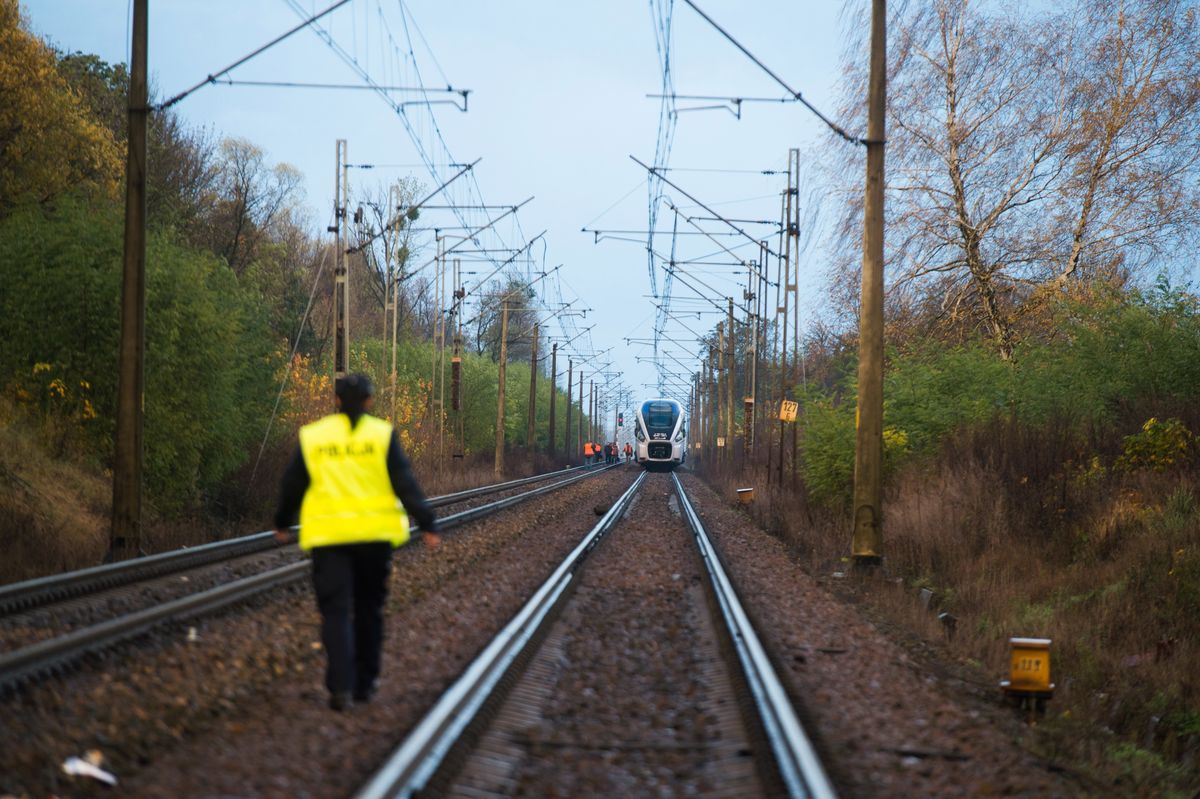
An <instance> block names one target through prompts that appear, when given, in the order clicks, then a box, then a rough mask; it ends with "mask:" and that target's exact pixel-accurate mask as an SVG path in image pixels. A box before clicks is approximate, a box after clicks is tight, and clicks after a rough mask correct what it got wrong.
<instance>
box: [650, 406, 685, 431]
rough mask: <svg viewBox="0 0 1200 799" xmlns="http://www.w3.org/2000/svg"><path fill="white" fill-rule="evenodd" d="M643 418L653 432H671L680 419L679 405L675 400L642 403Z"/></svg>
mask: <svg viewBox="0 0 1200 799" xmlns="http://www.w3.org/2000/svg"><path fill="white" fill-rule="evenodd" d="M642 418H643V419H645V420H646V427H647V428H649V432H651V433H670V432H671V431H673V430H674V429H675V422H677V421H678V420H679V407H678V406H677V405H675V403H673V402H647V403H645V404H643V405H642Z"/></svg>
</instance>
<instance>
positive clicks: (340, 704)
mask: <svg viewBox="0 0 1200 799" xmlns="http://www.w3.org/2000/svg"><path fill="white" fill-rule="evenodd" d="M353 705H354V700H353V699H351V698H350V692H349V691H336V692H334V693H332V694H330V695H329V707H330V709H331V710H336V711H338V712H339V713H340V712H342V711H343V710H349V709H350V708H351V707H352V706H353Z"/></svg>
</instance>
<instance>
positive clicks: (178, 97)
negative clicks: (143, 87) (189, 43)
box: [155, 0, 350, 111]
mask: <svg viewBox="0 0 1200 799" xmlns="http://www.w3.org/2000/svg"><path fill="white" fill-rule="evenodd" d="M349 2H350V0H338V2H336V3H334V4H333V5H331V6H330V7H329V8H327V9H325V10H324V11H322V12H320V13H319V14H314V15H313V16H311V17H309V18H308V19H306V20H304V21H303V22H301V23H300V24H299V25H297V26H296V27H294V28H292V29H291V30H289V31H287V32H286V33H283V34H281V35H279V36H276V37H275V38H274V39H272V40H271V41H269V42H267V43H266V44H264V45H263V46H262V47H260V48H258V49H257V50H255V51H254V52H252V53H250V54H248V55H244V56H242V57H241V58H239V59H238V60H237V61H234V62H233V63H232V64H230V65H229V66H227V67H225V68H224V69H219V70H217V71H216V72H213V73H210V74H209V75H208V76H207V77H205V78H204V80H202V81H200V82H199V83H197V84H196V85H194V86H192V87H191V88H188V89H185V90H184V91H182V92H180V93H179V94H177V95H175V96H174V97H172V98H171V99H169V100H167V101H166V102H164V103H160V104H159V105H157V106H155V109H156V110H158V111H165V110H166V109H168V108H170V107H171V106H173V105H175V104H176V103H178V102H179V101H180V100H182V99H183V98H185V97H187V96H188V95H189V94H191V93H192V92H194V91H196V90H197V89H199V88H200V87H201V86H204V85H205V84H206V83H216V79H217V78H218V77H219V76H221V75H224V74H225V73H227V72H232V71H233V70H235V69H237V68H238V67H240V66H241V65H242V64H245V63H246V62H247V61H249V60H250V59H252V58H254V57H255V56H257V55H261V54H262V53H265V52H266V51H267V50H270V49H271V48H272V47H274V46H275V45H277V44H279V43H280V42H282V41H283V40H284V39H286V38H288V37H289V36H291V35H292V34H293V33H295V32H296V31H301V30H304V29H305V28H307V27H308V26H309V25H311V24H313V23H314V22H316V21H317V20H319V19H320V18H321V17H323V16H325V15H326V14H329V13H330V12H332V11H335V10H337V9H339V8H341V7H342V6H344V5H346V3H349Z"/></svg>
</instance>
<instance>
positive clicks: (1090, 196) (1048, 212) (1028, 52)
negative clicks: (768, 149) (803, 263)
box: [843, 0, 1200, 357]
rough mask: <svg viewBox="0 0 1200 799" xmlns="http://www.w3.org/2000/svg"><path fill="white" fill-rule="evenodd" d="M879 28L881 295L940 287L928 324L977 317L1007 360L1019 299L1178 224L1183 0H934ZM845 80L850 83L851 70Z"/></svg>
mask: <svg viewBox="0 0 1200 799" xmlns="http://www.w3.org/2000/svg"><path fill="white" fill-rule="evenodd" d="M892 29H893V31H895V32H896V43H895V44H894V45H893V48H892V51H891V58H892V63H891V65H890V85H889V110H888V173H889V177H888V192H889V199H888V253H889V272H890V274H891V275H892V279H891V281H890V284H891V290H890V292H891V295H892V296H891V302H892V303H898V304H899V306H900V307H904V308H909V309H924V310H925V311H926V312H928V310H929V309H930V307H931V302H930V301H931V300H935V299H936V302H934V303H933V306H932V307H934V308H936V311H935V314H936V315H937V317H938V318H939V319H940V321H941V324H943V325H945V326H948V327H950V328H952V329H955V328H957V329H962V328H971V327H975V326H982V327H983V329H984V330H985V331H986V333H987V335H988V337H989V338H990V339H991V341H992V342H993V343H994V345H995V346H996V348H997V350H998V351H999V352H1000V353H1001V354H1002V355H1003V356H1005V357H1007V356H1008V355H1010V354H1011V352H1012V348H1013V346H1014V342H1015V328H1016V320H1017V318H1018V316H1019V311H1020V308H1021V306H1022V304H1023V303H1024V302H1026V300H1028V298H1030V297H1031V296H1035V295H1037V294H1038V293H1039V292H1045V291H1047V290H1052V289H1053V288H1055V287H1058V286H1061V285H1062V284H1063V283H1064V282H1065V281H1067V280H1069V279H1071V278H1072V277H1084V276H1096V275H1103V274H1113V273H1114V271H1115V269H1116V268H1117V267H1118V266H1120V265H1124V267H1125V268H1126V269H1130V268H1131V267H1134V266H1144V265H1145V264H1147V263H1148V262H1149V259H1148V258H1147V256H1148V255H1149V254H1153V253H1157V252H1160V251H1162V250H1163V249H1164V248H1166V247H1167V246H1169V243H1170V242H1172V241H1178V240H1179V237H1181V236H1190V235H1191V230H1192V229H1193V228H1194V226H1195V222H1196V221H1198V220H1197V205H1196V202H1195V200H1194V199H1192V198H1191V196H1190V195H1189V192H1188V191H1187V189H1188V187H1189V186H1192V185H1194V181H1195V179H1196V165H1197V157H1198V156H1197V153H1198V149H1197V145H1198V144H1200V141H1198V137H1197V108H1198V106H1197V94H1198V93H1200V85H1198V84H1197V60H1196V53H1197V52H1200V48H1198V45H1200V41H1198V39H1197V33H1196V20H1195V10H1194V9H1191V8H1189V7H1188V6H1187V4H1186V3H1184V2H1174V1H1171V2H1162V1H1161V0H1124V1H1122V0H1101V2H1096V3H1090V4H1088V5H1087V6H1086V7H1085V8H1083V9H1068V10H1063V11H1056V12H1042V11H1039V12H1032V11H1029V10H1027V9H1024V8H1021V7H1015V8H1014V7H1012V6H1009V5H1006V4H999V3H992V4H988V3H983V2H972V0H935V2H932V3H930V4H921V5H919V6H918V5H915V4H914V5H913V6H911V7H910V6H905V7H902V8H901V10H900V12H899V14H898V15H897V17H896V19H894V20H893V28H892ZM864 63H865V61H864ZM849 78H850V85H851V87H852V88H851V89H850V91H852V92H857V90H858V88H860V87H861V85H862V80H863V74H862V72H861V70H857V69H852V70H850V71H849ZM855 108H857V106H851V109H855ZM851 109H848V110H851ZM856 163H857V162H856ZM846 174H847V175H848V176H853V178H854V179H857V178H858V177H859V175H858V174H857V169H855V170H852V171H848V172H847V173H846ZM855 213H857V209H852V213H851V214H850V215H848V216H847V217H846V224H845V225H844V226H843V237H844V238H843V241H844V242H845V243H847V244H850V243H851V242H852V241H854V240H855V238H854V237H856V234H857V230H858V229H857V226H856V225H854V224H852V223H853V220H854V216H855Z"/></svg>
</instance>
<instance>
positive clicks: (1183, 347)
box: [799, 280, 1200, 504]
mask: <svg viewBox="0 0 1200 799" xmlns="http://www.w3.org/2000/svg"><path fill="white" fill-rule="evenodd" d="M1053 319H1054V320H1055V325H1056V334H1055V335H1054V336H1053V337H1051V338H1049V339H1048V340H1045V341H1040V342H1034V343H1030V344H1026V345H1022V346H1020V347H1018V348H1017V350H1016V352H1015V353H1014V356H1013V358H1012V359H1011V360H1007V361H1006V360H1003V359H1001V358H1000V357H999V356H998V355H997V354H996V353H995V352H994V350H992V349H991V348H989V347H987V346H986V345H983V344H975V345H951V344H945V343H941V342H937V341H931V342H925V343H923V344H922V345H921V346H919V347H916V348H913V349H910V350H906V351H896V350H893V351H891V352H890V353H889V358H888V364H887V369H886V372H885V376H884V397H885V405H884V425H885V429H886V430H889V431H891V437H890V439H889V441H888V446H887V448H886V451H885V467H886V468H887V470H888V471H890V470H892V469H894V468H895V466H897V465H899V464H900V463H902V462H903V461H904V460H905V459H907V458H911V457H929V456H932V455H934V454H935V453H937V452H938V450H939V449H940V447H941V446H942V444H943V442H944V441H945V440H946V438H947V437H948V436H949V435H951V434H952V433H955V432H956V431H959V430H963V429H967V428H970V427H972V426H976V425H980V424H983V423H985V422H987V421H989V420H991V419H994V418H996V417H1011V418H1013V419H1015V420H1017V421H1019V422H1020V423H1022V424H1024V425H1027V426H1029V427H1037V426H1039V425H1046V424H1055V425H1062V424H1066V425H1068V426H1069V429H1068V430H1067V432H1068V433H1069V434H1071V435H1073V436H1080V437H1082V436H1083V434H1084V433H1085V432H1086V431H1087V430H1089V429H1094V428H1101V427H1105V426H1112V425H1114V424H1118V423H1122V422H1124V421H1127V420H1128V417H1129V416H1130V415H1132V414H1133V413H1134V409H1137V408H1140V407H1144V406H1145V404H1146V403H1150V404H1152V405H1153V404H1157V405H1162V404H1167V405H1170V406H1172V407H1188V406H1190V405H1194V401H1195V398H1196V397H1197V396H1200V304H1198V302H1197V300H1196V298H1195V297H1194V296H1192V295H1191V294H1189V293H1187V292H1185V291H1182V290H1179V289H1175V288H1173V287H1171V286H1170V284H1169V283H1167V282H1166V281H1165V280H1163V281H1160V282H1159V283H1158V284H1157V285H1156V286H1155V287H1153V288H1152V289H1150V290H1148V291H1130V292H1120V291H1116V290H1113V289H1109V288H1106V287H1102V288H1099V289H1096V290H1095V291H1093V293H1092V294H1091V295H1089V296H1088V298H1087V300H1086V301H1080V300H1076V301H1071V302H1067V301H1064V302H1062V303H1061V304H1060V305H1059V306H1058V307H1057V308H1056V309H1055V311H1054V314H1053ZM846 360H847V363H846V364H845V365H844V368H840V369H835V370H834V372H835V373H840V374H843V375H847V377H846V378H844V379H843V380H842V381H841V382H840V383H839V384H837V385H834V386H830V387H826V388H825V389H824V390H820V389H817V390H813V391H810V393H809V395H808V398H807V400H806V402H805V413H804V414H803V416H802V417H801V419H800V421H799V423H800V424H801V425H802V426H803V441H804V478H805V481H806V483H807V485H808V487H809V489H810V491H811V492H812V495H813V497H814V498H815V499H817V500H818V501H821V502H824V503H826V504H838V503H841V502H844V501H845V500H846V499H848V497H849V495H850V489H851V481H852V479H853V469H854V397H855V395H856V390H855V380H854V373H855V369H854V368H853V358H852V357H848V358H847V359H846ZM1190 436H1191V434H1190V433H1189V432H1188V431H1187V429H1186V427H1184V426H1183V422H1181V421H1179V420H1178V419H1175V420H1169V421H1167V422H1159V421H1157V420H1155V421H1154V423H1153V425H1151V427H1150V428H1149V429H1146V430H1143V431H1142V432H1141V433H1139V434H1137V435H1135V436H1131V437H1130V438H1129V439H1127V440H1126V455H1125V457H1124V458H1123V460H1122V463H1121V464H1120V465H1123V466H1126V467H1127V468H1143V467H1150V468H1165V467H1167V466H1171V465H1176V464H1178V463H1179V462H1180V461H1181V460H1183V459H1186V458H1187V457H1189V456H1190V455H1191V453H1192V439H1191V437H1190ZM885 437H887V436H885ZM1097 465H1098V464H1097Z"/></svg>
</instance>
